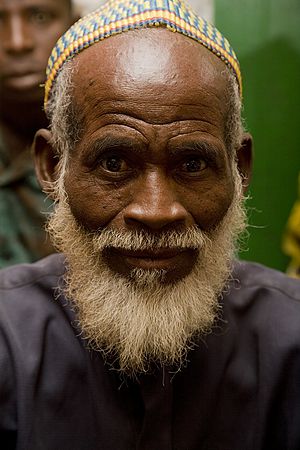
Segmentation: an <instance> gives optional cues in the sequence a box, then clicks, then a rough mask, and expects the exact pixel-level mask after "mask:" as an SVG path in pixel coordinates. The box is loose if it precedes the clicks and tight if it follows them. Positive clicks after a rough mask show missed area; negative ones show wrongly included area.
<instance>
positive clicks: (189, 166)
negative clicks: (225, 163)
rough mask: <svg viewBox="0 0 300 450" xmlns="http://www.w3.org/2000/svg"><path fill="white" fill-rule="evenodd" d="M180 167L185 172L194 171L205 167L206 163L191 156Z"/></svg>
mask: <svg viewBox="0 0 300 450" xmlns="http://www.w3.org/2000/svg"><path fill="white" fill-rule="evenodd" d="M182 167H183V170H184V171H185V172H189V173H195V172H200V171H201V170H204V169H206V167H207V163H206V162H205V161H204V160H203V159H201V158H197V157H193V158H189V159H188V160H187V161H185V162H184V163H183V165H182Z"/></svg>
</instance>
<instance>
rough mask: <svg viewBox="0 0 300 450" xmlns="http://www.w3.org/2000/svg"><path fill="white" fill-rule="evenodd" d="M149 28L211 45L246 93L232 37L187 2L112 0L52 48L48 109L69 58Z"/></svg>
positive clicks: (47, 89) (46, 88)
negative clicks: (107, 40)
mask: <svg viewBox="0 0 300 450" xmlns="http://www.w3.org/2000/svg"><path fill="white" fill-rule="evenodd" d="M145 27H146V28H148V27H165V28H167V29H169V30H171V31H175V32H178V33H181V34H183V35H185V36H188V37H190V38H192V39H194V40H195V41H197V42H199V43H200V44H202V45H203V46H205V47H206V48H208V49H209V50H210V51H212V52H213V53H214V54H216V55H217V56H218V57H219V58H220V59H221V60H222V61H224V63H225V64H226V65H227V66H229V67H230V69H231V70H232V71H233V73H234V75H235V76H236V79H237V81H238V84H239V88H240V94H242V77H241V71H240V66H239V62H238V59H237V57H236V54H235V52H234V50H233V49H232V47H231V46H230V44H229V42H228V40H227V39H226V38H225V37H224V36H223V35H222V34H221V33H220V32H219V31H218V30H217V28H216V27H215V26H213V25H211V24H210V23H208V22H207V21H206V20H205V19H203V18H202V17H199V16H197V15H196V14H195V13H194V12H193V10H192V9H191V8H190V7H189V6H188V5H187V4H185V3H184V1H181V0H109V1H107V2H106V3H105V4H103V5H102V6H101V7H100V8H98V9H96V10H95V11H93V12H92V13H90V14H88V15H87V16H85V17H83V18H81V19H80V20H79V21H78V22H76V23H75V24H74V25H72V26H71V28H70V29H69V30H68V31H67V32H66V33H65V34H64V35H63V36H62V37H61V38H60V39H59V40H58V42H57V44H56V45H55V47H54V49H53V50H52V53H51V56H50V58H49V61H48V67H47V71H46V75H47V81H46V84H45V102H44V104H45V108H46V106H47V102H48V100H49V97H50V95H51V89H52V87H53V83H54V81H55V79H56V77H57V74H58V72H59V71H60V69H61V68H62V67H63V65H64V63H65V62H66V61H69V60H70V59H72V58H74V56H75V55H77V54H78V53H80V52H82V51H83V50H84V49H85V48H88V47H90V46H91V45H93V44H95V43H97V42H99V41H101V40H103V39H105V38H107V37H110V36H113V35H115V34H119V33H123V32H124V31H129V30H134V29H139V28H145Z"/></svg>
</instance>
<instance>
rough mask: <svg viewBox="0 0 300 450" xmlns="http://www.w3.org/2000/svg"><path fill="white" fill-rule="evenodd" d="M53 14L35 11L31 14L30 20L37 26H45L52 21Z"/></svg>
mask: <svg viewBox="0 0 300 450" xmlns="http://www.w3.org/2000/svg"><path fill="white" fill-rule="evenodd" d="M52 18H53V14H51V13H50V12H49V11H42V10H38V9H37V10H34V11H32V12H31V15H30V20H31V22H33V23H35V24H37V25H44V24H46V23H47V22H50V20H52Z"/></svg>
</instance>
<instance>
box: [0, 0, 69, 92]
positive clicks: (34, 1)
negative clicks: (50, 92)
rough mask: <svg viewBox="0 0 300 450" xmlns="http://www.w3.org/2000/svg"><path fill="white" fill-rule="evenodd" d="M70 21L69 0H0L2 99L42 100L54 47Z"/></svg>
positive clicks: (0, 81) (0, 82) (0, 89)
mask: <svg viewBox="0 0 300 450" xmlns="http://www.w3.org/2000/svg"><path fill="white" fill-rule="evenodd" d="M71 22H72V18H71V8H70V3H69V1H68V0H59V1H58V0H0V95H1V100H2V101H5V100H7V101H9V100H10V99H12V100H15V99H17V101H22V100H24V101H26V100H28V99H32V100H36V99H42V96H43V90H42V89H41V88H40V87H39V85H40V84H41V83H43V82H44V81H45V68H46V65H47V60H48V57H49V55H50V52H51V49H52V47H53V45H54V44H55V42H56V40H57V39H58V38H59V36H60V35H61V34H62V33H63V32H64V31H65V30H66V29H67V28H68V27H69V26H70V24H71Z"/></svg>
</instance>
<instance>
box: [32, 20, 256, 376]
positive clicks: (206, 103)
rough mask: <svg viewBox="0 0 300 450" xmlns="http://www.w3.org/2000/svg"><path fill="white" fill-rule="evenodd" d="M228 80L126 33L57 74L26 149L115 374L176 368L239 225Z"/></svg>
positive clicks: (194, 55)
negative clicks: (42, 119)
mask: <svg viewBox="0 0 300 450" xmlns="http://www.w3.org/2000/svg"><path fill="white" fill-rule="evenodd" d="M240 106H241V105H240V97H239V88H238V84H237V82H236V80H235V78H234V75H232V73H231V72H230V70H229V69H228V68H227V67H226V65H225V64H224V63H223V62H222V61H221V59H219V58H218V57H217V56H215V55H214V54H213V53H212V52H210V51H209V50H207V49H206V48H205V47H204V46H202V45H200V44H199V43H198V42H196V41H195V40H192V39H189V38H188V37H186V36H182V35H181V34H179V33H171V32H170V31H169V30H166V29H142V30H135V31H130V32H128V33H123V34H120V35H117V36H113V37H111V38H109V39H104V41H103V42H100V43H95V44H94V45H93V46H90V47H89V48H87V49H85V50H84V51H82V52H81V53H80V54H79V55H77V56H76V57H75V58H74V59H73V60H72V61H69V62H67V63H66V64H65V65H64V68H63V69H62V71H61V73H60V74H59V75H58V78H57V80H56V82H55V87H54V91H53V92H52V93H51V99H50V104H49V105H48V113H49V114H50V116H51V118H52V133H51V132H50V131H48V130H41V131H40V132H39V133H38V134H37V136H36V142H35V149H36V160H37V168H38V175H39V178H40V181H41V183H42V185H43V187H44V189H46V190H48V191H49V188H50V190H52V192H54V194H53V195H55V197H56V199H57V200H58V207H57V211H56V213H55V215H54V216H53V218H52V220H51V222H50V230H51V232H52V235H53V238H54V240H55V242H56V244H57V245H58V247H59V248H60V250H62V251H64V252H65V254H66V257H67V260H68V275H67V280H66V286H67V288H66V292H67V295H68V296H69V297H70V298H72V299H73V301H74V303H75V306H76V307H77V311H78V317H79V320H80V324H81V327H82V329H83V332H84V334H85V336H86V337H87V338H88V339H89V342H90V344H91V345H92V346H95V347H96V348H98V349H101V350H102V351H103V352H105V353H106V354H108V355H110V356H112V357H114V358H117V359H118V362H119V365H120V368H121V370H124V371H125V372H127V373H131V374H132V373H135V372H139V371H143V370H147V368H148V367H149V364H150V363H151V361H153V360H154V361H156V362H159V363H162V364H175V363H177V364H178V363H180V362H182V359H183V358H184V356H185V354H186V351H187V349H188V348H189V346H190V345H191V343H192V341H193V338H194V337H195V336H196V335H197V336H198V335H199V334H201V333H204V332H205V331H207V330H208V329H209V328H210V327H211V326H212V323H213V321H214V319H215V316H216V311H217V309H218V296H219V295H220V292H221V291H222V289H223V287H224V284H225V283H226V280H227V278H228V276H229V273H230V268H231V262H232V258H233V255H234V249H235V242H236V238H237V235H238V233H239V232H240V231H241V230H242V229H243V228H244V211H243V206H242V189H243V187H242V181H243V180H244V182H245V183H246V184H247V177H248V175H249V171H250V160H251V139H250V137H249V136H247V135H245V134H244V133H243V129H242V125H241V118H240Z"/></svg>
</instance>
